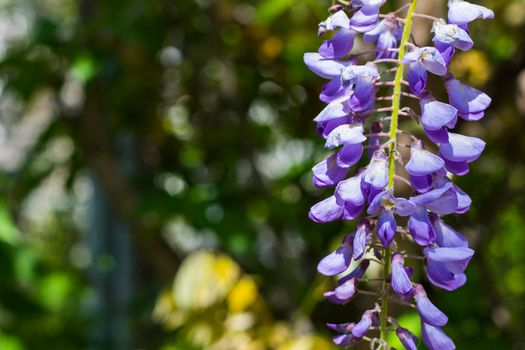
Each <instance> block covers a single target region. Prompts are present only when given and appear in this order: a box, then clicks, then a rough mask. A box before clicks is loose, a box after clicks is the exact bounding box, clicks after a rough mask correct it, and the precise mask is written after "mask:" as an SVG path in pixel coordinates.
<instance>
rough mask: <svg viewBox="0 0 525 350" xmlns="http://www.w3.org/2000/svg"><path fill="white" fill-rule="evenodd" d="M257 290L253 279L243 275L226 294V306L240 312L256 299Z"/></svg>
mask: <svg viewBox="0 0 525 350" xmlns="http://www.w3.org/2000/svg"><path fill="white" fill-rule="evenodd" d="M257 296H258V291H257V285H256V284H255V281H254V280H253V278H251V277H243V278H241V279H240V280H239V282H237V284H236V285H235V287H233V289H232V290H231V292H230V294H228V299H227V300H228V306H229V308H230V311H231V312H233V313H236V312H242V311H244V310H246V309H247V308H248V307H250V306H251V305H252V304H253V303H254V302H255V300H256V299H257Z"/></svg>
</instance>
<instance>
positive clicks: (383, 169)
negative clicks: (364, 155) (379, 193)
mask: <svg viewBox="0 0 525 350" xmlns="http://www.w3.org/2000/svg"><path fill="white" fill-rule="evenodd" d="M363 182H364V183H365V184H368V185H369V186H371V187H372V188H375V189H377V190H382V189H384V188H385V187H386V186H387V185H388V161H387V157H386V154H385V153H384V152H383V151H377V152H375V153H374V155H373V156H372V160H371V161H370V165H369V166H368V168H367V169H366V171H365V174H364V176H363Z"/></svg>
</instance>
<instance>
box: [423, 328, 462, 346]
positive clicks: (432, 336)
mask: <svg viewBox="0 0 525 350" xmlns="http://www.w3.org/2000/svg"><path fill="white" fill-rule="evenodd" d="M421 336H422V338H423V343H425V345H426V346H427V347H428V349H429V350H454V349H456V345H454V342H453V341H452V340H451V339H450V338H449V337H448V336H447V335H446V334H445V332H443V331H442V330H441V328H438V327H434V326H431V325H429V324H426V323H424V322H423V323H422V324H421Z"/></svg>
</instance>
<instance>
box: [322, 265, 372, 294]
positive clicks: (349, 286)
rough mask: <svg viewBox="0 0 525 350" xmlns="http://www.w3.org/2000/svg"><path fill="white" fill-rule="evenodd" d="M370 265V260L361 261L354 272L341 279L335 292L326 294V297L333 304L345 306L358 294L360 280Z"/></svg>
mask: <svg viewBox="0 0 525 350" xmlns="http://www.w3.org/2000/svg"><path fill="white" fill-rule="evenodd" d="M369 265H370V261H369V260H363V261H361V263H360V264H359V266H357V267H356V268H355V269H354V270H353V271H352V272H350V273H349V274H348V275H346V276H344V277H342V278H341V279H339V281H338V286H337V287H336V288H335V289H334V290H331V291H327V292H325V293H324V297H325V298H326V299H327V300H328V301H329V302H331V303H333V304H345V303H347V302H348V301H350V300H351V299H352V298H353V297H354V295H355V293H356V288H357V283H358V282H359V279H360V278H362V277H363V275H364V274H365V272H366V269H367V268H368V266H369Z"/></svg>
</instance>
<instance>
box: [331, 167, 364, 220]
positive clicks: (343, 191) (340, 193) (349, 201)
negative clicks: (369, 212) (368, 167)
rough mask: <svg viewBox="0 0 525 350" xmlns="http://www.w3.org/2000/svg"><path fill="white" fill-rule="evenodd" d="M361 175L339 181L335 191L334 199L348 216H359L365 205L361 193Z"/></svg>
mask: <svg viewBox="0 0 525 350" xmlns="http://www.w3.org/2000/svg"><path fill="white" fill-rule="evenodd" d="M362 175H363V173H362V172H361V173H358V174H357V175H356V176H354V177H351V178H349V179H347V180H344V181H341V182H340V183H339V184H338V185H337V187H336V189H335V197H336V199H337V203H338V204H339V205H340V206H344V208H345V210H346V211H347V212H348V213H349V215H351V216H352V215H353V216H355V217H357V216H359V215H360V214H361V212H362V211H363V207H364V205H365V201H366V199H365V197H364V195H363V192H362V191H361V178H362Z"/></svg>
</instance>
